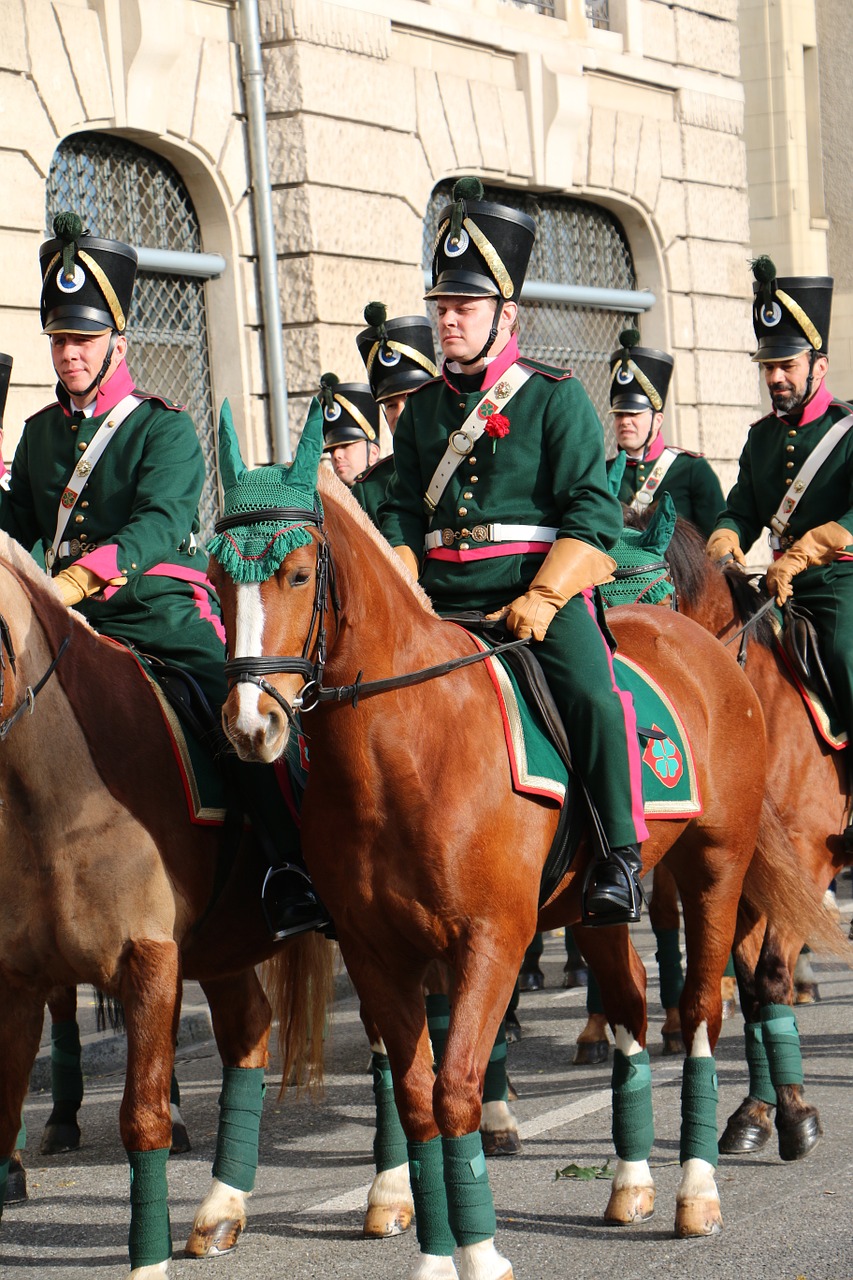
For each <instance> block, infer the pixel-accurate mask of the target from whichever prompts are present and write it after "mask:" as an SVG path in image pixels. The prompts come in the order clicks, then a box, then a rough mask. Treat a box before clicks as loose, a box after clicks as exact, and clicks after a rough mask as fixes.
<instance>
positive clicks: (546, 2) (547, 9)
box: [502, 0, 554, 17]
mask: <svg viewBox="0 0 853 1280" xmlns="http://www.w3.org/2000/svg"><path fill="white" fill-rule="evenodd" d="M502 2H503V3H504V4H512V5H515V7H516V9H535V10H536V12H537V13H547V14H550V15H551V16H552V17H553V16H554V0H502Z"/></svg>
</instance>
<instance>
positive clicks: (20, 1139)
mask: <svg viewBox="0 0 853 1280" xmlns="http://www.w3.org/2000/svg"><path fill="white" fill-rule="evenodd" d="M26 1145H27V1122H26V1120H25V1119H24V1117H23V1116H21V1127H20V1129H19V1130H18V1136H17V1138H16V1139H15V1150H16V1151H23V1150H24V1147H25V1146H26Z"/></svg>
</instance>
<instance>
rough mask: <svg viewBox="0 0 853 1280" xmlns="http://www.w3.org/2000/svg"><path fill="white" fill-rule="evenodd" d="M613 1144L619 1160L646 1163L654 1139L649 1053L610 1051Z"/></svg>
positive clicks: (644, 1051)
mask: <svg viewBox="0 0 853 1280" xmlns="http://www.w3.org/2000/svg"><path fill="white" fill-rule="evenodd" d="M611 1087H612V1089H613V1145H614V1146H615V1148H616V1154H617V1155H618V1156H619V1159H620V1160H648V1158H649V1156H650V1155H651V1150H652V1143H653V1142H654V1140H655V1122H654V1116H653V1114H652V1069H651V1066H650V1065H649V1051H648V1049H642V1050H641V1051H640V1052H639V1053H632V1054H631V1055H630V1056H628V1055H627V1054H624V1053H623V1052H622V1050H621V1049H615V1050H614V1052H613V1076H612V1080H611Z"/></svg>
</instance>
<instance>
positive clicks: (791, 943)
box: [667, 520, 853, 1160]
mask: <svg viewBox="0 0 853 1280" xmlns="http://www.w3.org/2000/svg"><path fill="white" fill-rule="evenodd" d="M667 560H668V562H669V565H670V571H671V574H672V579H673V583H674V585H675V589H676V594H677V599H678V609H679V611H680V612H681V613H683V614H684V615H685V616H686V617H688V618H692V619H694V620H695V621H696V622H698V623H699V624H700V625H701V626H703V627H705V628H706V629H707V630H708V631H710V632H711V633H712V634H713V635H715V636H716V637H717V638H718V639H720V640H722V641H723V642H724V643H725V642H726V641H727V640H731V639H732V637H734V636H735V633H736V632H737V631H738V630H739V629H740V628H741V627H742V626H743V625H744V623H745V622H746V621H747V619H748V617H750V616H751V615H752V613H754V612H755V611H756V609H757V608H758V607H759V606H760V605H761V603H762V601H763V600H766V599H767V596H766V594H764V595H761V594H759V593H758V592H756V590H755V589H754V588H753V587H752V585H751V583H750V579H749V575H748V574H746V573H745V572H744V571H743V570H742V569H740V568H739V567H738V566H737V565H735V564H730V565H727V566H726V567H725V568H724V569H723V570H722V571H721V570H720V568H719V567H718V566H717V565H714V564H712V563H711V562H710V561H709V560H708V558H707V556H706V555H705V540H704V538H703V537H702V535H701V534H699V533H698V531H697V530H696V529H694V528H693V526H692V525H690V524H688V523H686V522H685V521H682V520H679V521H678V523H677V525H676V528H675V533H674V535H673V538H672V541H671V542H670V545H669V550H668V551H667ZM738 649H740V650H741V654H742V658H743V661H744V670H745V672H746V675H747V677H748V679H749V681H750V683H751V684H752V686H753V687H754V689H755V690H756V692H757V693H758V696H759V698H760V700H761V707H762V710H763V712H764V718H765V721H766V723H767V743H768V762H767V763H768V770H767V794H768V797H769V799H770V800H771V801H772V804H773V806H774V808H775V810H776V812H777V814H778V817H779V821H780V832H779V838H780V839H781V840H789V841H790V842H791V843H792V844H793V846H794V849H795V851H796V856H797V861H798V864H799V868H800V878H801V880H802V884H803V888H804V889H805V890H806V891H808V892H810V893H811V897H812V899H813V901H818V900H820V899H822V897H823V894H824V892H825V890H826V888H827V887H828V885H829V883H830V882H831V880H832V879H833V878H834V877H835V876H836V875H837V874H838V872H839V871H840V870H841V868H842V867H844V866H849V865H850V863H851V861H853V859H851V855H850V853H849V851H848V850H846V849H845V845H844V840H843V838H842V834H841V832H842V831H843V829H844V825H845V820H846V815H847V812H848V809H849V804H850V796H849V774H848V765H847V760H846V756H847V755H848V753H849V750H850V748H847V749H845V750H844V751H837V750H833V749H832V748H830V747H829V746H828V745H827V744H826V742H825V741H824V740H823V739H822V738H821V737H820V735H819V734H818V732H817V730H816V729H815V726H814V722H813V721H812V718H811V715H810V714H809V711H808V710H807V708H806V705H805V703H804V702H803V699H802V696H801V695H800V692H799V690H798V689H797V686H796V685H795V683H794V681H793V679H792V677H791V674H790V671H789V668H788V666H787V664H786V662H785V659H784V658H783V657H782V655H781V654H780V652H779V648H778V646H777V644H776V642H775V639H774V633H773V629H772V627H771V625H770V623H769V622H767V621H765V620H764V619H762V620H760V621H759V622H758V623H757V624H756V625H755V627H754V628H753V627H750V628H749V629H748V630H747V631H746V632H744V633H743V635H742V636H741V637H739V638H738V639H736V640H734V643H733V644H732V645H731V646H730V647H729V652H730V653H733V652H735V651H736V650H738ZM792 924H793V928H789V929H786V928H785V927H784V922H781V921H773V922H771V923H770V925H769V926H768V923H767V921H766V920H765V919H764V917H763V916H762V915H761V914H758V915H755V914H753V916H752V919H751V920H750V921H749V925H748V927H749V933H748V936H747V937H746V938H745V940H744V944H743V946H742V947H740V948H737V949H736V950H735V953H734V959H735V970H736V972H737V978H738V987H739V990H740V998H741V1007H742V1009H743V1015H744V1020H745V1022H746V1037H747V1059H748V1062H749V1066H750V1090H749V1096H748V1097H747V1098H746V1099H744V1101H743V1103H742V1104H741V1105H740V1107H739V1108H738V1109H737V1110H736V1111H735V1112H734V1114H733V1115H732V1116H731V1117H730V1118H729V1121H728V1124H727V1126H726V1131H725V1133H724V1134H723V1137H722V1138H721V1140H720V1149H721V1150H723V1151H725V1152H726V1153H729V1154H734V1153H738V1152H745V1151H755V1150H757V1149H758V1148H759V1147H762V1146H764V1144H765V1143H766V1142H767V1141H768V1139H769V1138H770V1136H771V1134H772V1132H773V1110H774V1105H775V1107H776V1116H775V1121H776V1128H777V1133H778V1140H779V1152H780V1155H781V1156H782V1158H783V1159H786V1160H794V1159H797V1158H799V1157H800V1156H803V1155H805V1154H807V1153H808V1151H809V1150H811V1148H812V1147H813V1146H814V1145H815V1143H816V1142H817V1141H818V1138H819V1137H820V1132H821V1130H820V1122H819V1118H818V1113H817V1109H816V1108H815V1107H813V1106H811V1105H810V1104H808V1103H807V1102H806V1101H805V1099H804V1097H803V1088H802V1066H801V1064H800V1062H799V1060H798V1054H797V1053H796V1052H794V1053H793V1056H791V1053H790V1051H789V1053H788V1055H787V1058H788V1060H787V1062H786V1063H785V1065H784V1067H783V1069H782V1071H781V1073H779V1072H777V1071H776V1068H777V1066H778V1065H779V1064H778V1063H777V1062H775V1061H774V1059H773V1057H772V1056H771V1060H770V1063H769V1066H770V1068H771V1075H773V1076H774V1078H773V1079H772V1080H768V1074H767V1065H768V1064H767V1061H766V1055H764V1054H762V1051H761V1044H760V1042H756V1040H755V1035H754V1031H753V1028H754V1027H756V1026H757V1025H760V1023H761V1016H760V1014H761V1009H762V1008H767V1007H768V1006H774V1005H775V1006H779V1005H789V1004H790V1003H791V998H792V983H791V975H792V973H793V969H794V965H795V963H796V960H797V957H798V956H799V954H800V949H801V947H802V945H803V943H804V942H807V941H810V940H811V939H810V937H809V933H810V930H809V927H808V924H809V922H808V921H807V920H799V919H798V918H797V917H796V916H794V917H793V921H792ZM836 932H838V931H836ZM839 938H840V934H839ZM825 941H826V943H827V944H828V945H829V944H830V943H831V939H830V937H828V936H827V937H826V939H825ZM834 949H835V950H836V951H837V950H839V947H838V946H836V947H835V948H834ZM794 1034H795V1033H794ZM791 1049H792V1050H793V1045H792V1046H791Z"/></svg>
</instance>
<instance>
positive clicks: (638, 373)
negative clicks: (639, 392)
mask: <svg viewBox="0 0 853 1280" xmlns="http://www.w3.org/2000/svg"><path fill="white" fill-rule="evenodd" d="M621 368H622V362H621V361H620V362H619V364H615V365H614V366H613V372H612V373H611V375H610V383H611V386H612V384H613V382H614V381H615V379H616V375H617V373H618V372H619V370H620V369H621ZM628 368H629V369H630V370H631V372H632V373H633V375H634V377H635V378H636V379H637V381H638V382H639V384H640V386H641V387H642V388H643V390H644V391H645V393H646V395H647V396H648V398H649V400H650V401H651V404H652V407H653V408H654V409H655V411H656V412H657V413H660V411H661V409H662V408H663V400H661V398H660V396H659V395H658V393H657V391H656V390H655V388H654V386H653V384H652V383H651V382H649V380H648V378H647V377H646V375H645V374H644V373H643V371H642V369H641V368H640V366H639V365H637V364H635V363H634V361H633V360H629V361H628Z"/></svg>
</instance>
